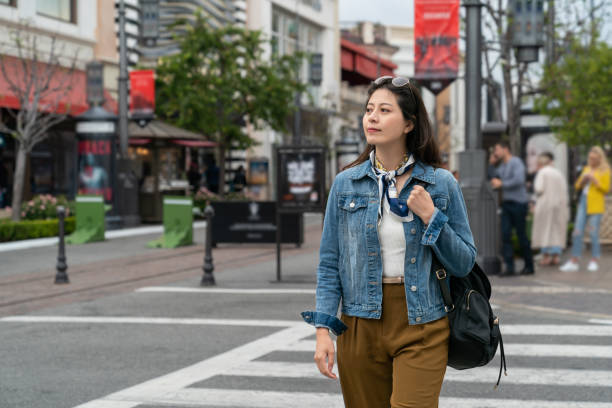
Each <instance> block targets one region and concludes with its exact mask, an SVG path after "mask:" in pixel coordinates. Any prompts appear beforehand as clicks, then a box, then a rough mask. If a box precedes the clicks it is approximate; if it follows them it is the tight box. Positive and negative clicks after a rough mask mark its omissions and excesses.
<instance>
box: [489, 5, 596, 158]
mask: <svg viewBox="0 0 612 408" xmlns="http://www.w3.org/2000/svg"><path fill="white" fill-rule="evenodd" d="M587 2H588V0H548V1H547V3H548V10H549V12H548V15H547V19H548V22H549V24H547V32H546V35H547V37H548V40H549V43H550V46H548V47H547V48H548V49H547V52H548V53H549V54H551V55H547V60H546V63H548V64H555V63H556V62H557V61H558V58H561V57H562V55H563V52H554V51H555V49H557V48H558V49H560V50H561V51H563V49H564V44H565V43H567V40H568V39H569V38H572V37H574V38H575V37H585V36H586V37H588V38H590V37H591V36H592V35H593V32H594V31H596V24H597V21H595V20H594V19H593V15H594V14H595V13H598V12H600V11H603V10H604V8H605V3H606V0H598V1H595V0H590V3H589V4H587ZM483 4H484V9H485V13H484V15H483V36H484V39H483V53H484V65H485V69H486V77H485V78H484V80H483V81H484V83H485V84H486V86H487V92H488V94H489V96H490V97H491V98H492V102H493V108H494V113H495V116H496V118H495V119H496V120H497V121H503V120H504V119H505V121H506V123H507V124H508V141H509V143H510V146H511V148H512V151H513V152H515V154H520V152H521V104H522V102H523V96H525V95H530V94H534V93H537V92H541V91H542V90H541V89H539V78H540V77H541V72H542V69H541V65H538V64H537V63H535V64H531V65H528V64H525V63H520V62H518V61H517V59H516V55H515V50H514V49H513V47H512V24H511V19H512V15H511V10H509V8H508V0H484V1H483ZM594 27H595V28H594ZM497 70H500V71H501V79H502V92H501V94H500V93H498V92H497V89H496V81H495V78H496V75H495V74H496V72H497ZM497 77H499V75H497ZM502 98H504V99H503V100H502ZM502 102H505V103H502ZM504 111H505V112H504ZM504 113H505V115H504Z"/></svg>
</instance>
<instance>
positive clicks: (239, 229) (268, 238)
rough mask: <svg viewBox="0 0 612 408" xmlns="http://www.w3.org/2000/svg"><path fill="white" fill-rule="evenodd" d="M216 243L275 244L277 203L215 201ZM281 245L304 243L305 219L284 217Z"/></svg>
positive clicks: (288, 215)
mask: <svg viewBox="0 0 612 408" xmlns="http://www.w3.org/2000/svg"><path fill="white" fill-rule="evenodd" d="M211 205H212V206H213V209H214V210H215V216H214V217H213V222H212V243H213V244H217V243H269V244H272V243H275V242H276V202H274V201H212V202H211ZM281 242H283V243H294V244H296V245H298V246H300V245H302V243H303V242H304V225H303V215H302V214H301V213H286V214H282V218H281Z"/></svg>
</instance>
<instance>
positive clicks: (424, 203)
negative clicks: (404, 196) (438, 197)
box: [406, 185, 436, 224]
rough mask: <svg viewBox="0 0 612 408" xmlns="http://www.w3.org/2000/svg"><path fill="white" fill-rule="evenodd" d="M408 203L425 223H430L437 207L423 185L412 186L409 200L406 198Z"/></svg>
mask: <svg viewBox="0 0 612 408" xmlns="http://www.w3.org/2000/svg"><path fill="white" fill-rule="evenodd" d="M406 204H407V205H408V208H410V210H411V211H412V212H413V213H415V214H416V215H418V216H419V218H420V219H421V220H422V221H423V222H424V223H425V224H429V220H430V219H431V216H432V215H433V213H434V211H435V209H436V207H435V206H434V203H433V201H432V199H431V196H430V195H429V193H428V192H427V191H426V190H425V189H424V188H423V186H419V185H417V186H414V187H413V188H412V191H411V192H410V196H409V197H408V200H406Z"/></svg>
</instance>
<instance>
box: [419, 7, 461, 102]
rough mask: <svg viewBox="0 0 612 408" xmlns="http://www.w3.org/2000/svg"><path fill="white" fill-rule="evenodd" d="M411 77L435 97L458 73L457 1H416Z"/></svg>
mask: <svg viewBox="0 0 612 408" xmlns="http://www.w3.org/2000/svg"><path fill="white" fill-rule="evenodd" d="M414 41H415V47H414V61H415V68H414V76H415V79H416V80H418V81H419V82H420V83H421V84H423V85H424V86H425V87H427V89H429V90H430V91H431V92H433V93H434V94H438V93H440V92H441V91H443V90H444V88H446V87H447V86H448V85H449V84H450V83H451V82H453V81H454V80H455V79H456V78H457V73H458V71H459V0H415V2H414Z"/></svg>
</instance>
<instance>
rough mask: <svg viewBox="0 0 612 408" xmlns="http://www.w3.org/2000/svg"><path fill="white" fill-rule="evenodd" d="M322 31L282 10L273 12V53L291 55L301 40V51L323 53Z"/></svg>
mask: <svg viewBox="0 0 612 408" xmlns="http://www.w3.org/2000/svg"><path fill="white" fill-rule="evenodd" d="M298 30H299V33H298ZM320 37H321V29H320V28H318V27H317V26H315V25H313V24H310V23H308V22H307V21H304V20H303V19H300V20H299V21H298V20H297V19H296V18H295V16H293V15H290V14H288V13H284V12H282V11H280V10H274V11H273V12H272V51H273V52H274V53H276V54H279V55H284V54H291V53H293V52H294V51H295V49H296V40H299V48H300V51H303V52H321V49H320Z"/></svg>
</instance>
